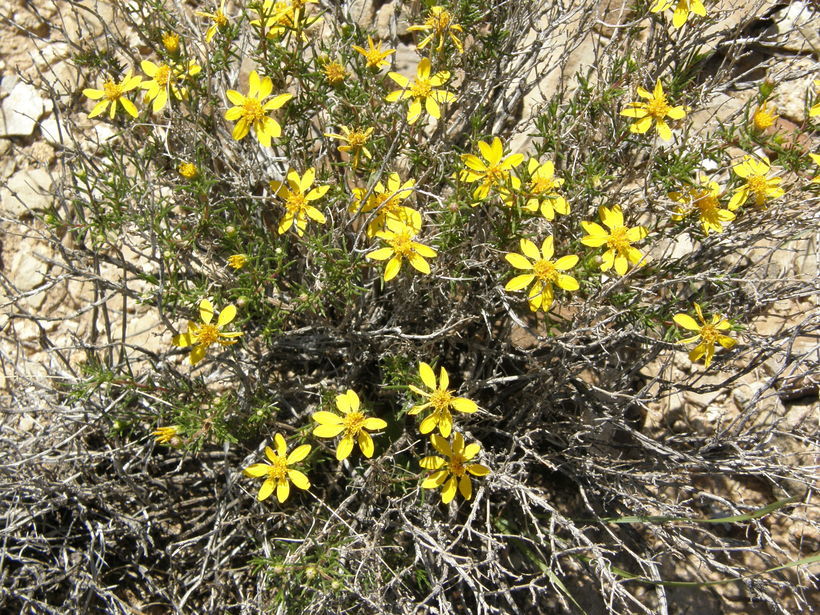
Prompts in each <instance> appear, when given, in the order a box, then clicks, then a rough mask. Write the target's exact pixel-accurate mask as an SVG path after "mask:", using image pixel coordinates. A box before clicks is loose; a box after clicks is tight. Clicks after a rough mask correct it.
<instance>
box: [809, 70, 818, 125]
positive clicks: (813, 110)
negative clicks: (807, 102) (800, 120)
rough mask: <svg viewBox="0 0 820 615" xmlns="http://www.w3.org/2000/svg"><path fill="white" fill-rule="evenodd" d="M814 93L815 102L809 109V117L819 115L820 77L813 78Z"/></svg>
mask: <svg viewBox="0 0 820 615" xmlns="http://www.w3.org/2000/svg"><path fill="white" fill-rule="evenodd" d="M814 95H815V97H816V98H815V102H814V104H813V105H812V106H811V109H809V117H817V116H818V115H820V79H815V80H814Z"/></svg>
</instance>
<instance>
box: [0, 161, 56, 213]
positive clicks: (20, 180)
mask: <svg viewBox="0 0 820 615" xmlns="http://www.w3.org/2000/svg"><path fill="white" fill-rule="evenodd" d="M53 183H54V182H53V180H52V178H51V175H50V174H49V173H48V172H47V171H45V170H43V169H23V170H21V171H18V172H17V173H15V174H14V175H12V176H11V178H9V181H8V183H7V185H6V186H5V187H4V188H2V189H0V210H2V211H4V212H5V213H6V214H7V215H10V216H13V217H16V218H17V217H22V216H24V215H26V214H27V213H28V212H29V211H31V210H43V209H47V208H48V207H50V206H51V202H52V197H51V195H50V194H49V191H50V190H51V186H52V184H53Z"/></svg>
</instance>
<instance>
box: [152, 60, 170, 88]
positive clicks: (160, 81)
mask: <svg viewBox="0 0 820 615" xmlns="http://www.w3.org/2000/svg"><path fill="white" fill-rule="evenodd" d="M170 80H171V67H170V66H168V65H167V64H163V65H162V66H160V67H159V68H158V69H157V74H156V75H155V76H154V81H156V82H157V85H159V86H160V87H161V88H164V87H165V86H166V85H168V82H169V81H170Z"/></svg>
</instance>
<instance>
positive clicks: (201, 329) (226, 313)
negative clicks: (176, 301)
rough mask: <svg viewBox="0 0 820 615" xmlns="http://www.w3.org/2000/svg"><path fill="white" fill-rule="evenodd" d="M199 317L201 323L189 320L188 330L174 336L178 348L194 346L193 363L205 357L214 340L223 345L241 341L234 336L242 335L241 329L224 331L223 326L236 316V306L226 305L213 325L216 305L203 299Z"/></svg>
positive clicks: (191, 357)
mask: <svg viewBox="0 0 820 615" xmlns="http://www.w3.org/2000/svg"><path fill="white" fill-rule="evenodd" d="M199 317H200V318H201V319H202V323H201V324H198V323H195V322H194V321H193V320H189V321H188V330H187V331H186V332H185V333H182V334H180V335H175V336H174V346H177V347H178V348H187V347H188V346H193V348H192V349H191V356H190V360H191V365H196V364H197V363H199V362H200V361H201V360H202V359H203V358H205V352H206V351H207V350H208V347H209V346H210V345H211V344H213V343H214V342H216V343H218V344H221V345H222V346H230V345H231V344H236V342H238V341H239V340H236V339H233V338H235V337H239V336H240V335H242V333H241V332H240V331H234V332H231V333H225V332H223V331H222V327H224V326H225V325H227V324H229V323H230V322H231V321H232V320H233V319H234V318H236V306H233V305H228V306H225V309H224V310H222V311H221V312H220V313H219V318H218V319H217V321H216V324H215V325H212V324H211V321H212V320H213V317H214V306H213V305H211V302H210V301H208V300H207V299H203V300H202V301H201V302H200V303H199Z"/></svg>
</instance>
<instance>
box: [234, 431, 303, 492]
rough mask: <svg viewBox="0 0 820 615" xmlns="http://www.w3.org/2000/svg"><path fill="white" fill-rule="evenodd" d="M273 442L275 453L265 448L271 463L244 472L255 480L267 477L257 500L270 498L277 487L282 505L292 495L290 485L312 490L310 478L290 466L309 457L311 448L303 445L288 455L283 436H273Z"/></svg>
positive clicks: (266, 455)
mask: <svg viewBox="0 0 820 615" xmlns="http://www.w3.org/2000/svg"><path fill="white" fill-rule="evenodd" d="M273 441H274V445H275V446H276V450H275V451H274V450H273V449H272V448H271V447H269V446H266V447H265V457H267V458H268V461H270V463H269V464H268V463H254V464H253V465H250V466H248V467H247V468H245V470H244V472H245V475H246V476H252V477H253V478H262V477H265V482H264V483H262V486H261V487H260V488H259V494H258V495H257V496H256V499H257V500H259V501H260V502H261V501H262V500H265V499H267V498H268V497H270V494H271V493H273V489H274V487H275V488H276V498H277V499H278V500H279V502H280V503H281V502H284V501H285V500H287V499H288V496H289V495H290V483H293V484H294V486H296V487H298V488H299V489H310V481H309V480H308V477H307V476H305V475H304V474H303V473H302V472H300V471H299V470H294V469H292V468H291V467H290V466H292V465H293V464H295V463H299V462H300V461H302V460H303V459H304V458H305V457H307V456H308V453H310V448H311V447H310V444H302V445H301V446H297V447H296V448H295V449H293V450H292V451H291V452H290V455H288V454H287V452H288V449H287V444H285V439H284V438H283V437H282V434H276V435H275V436H273Z"/></svg>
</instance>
